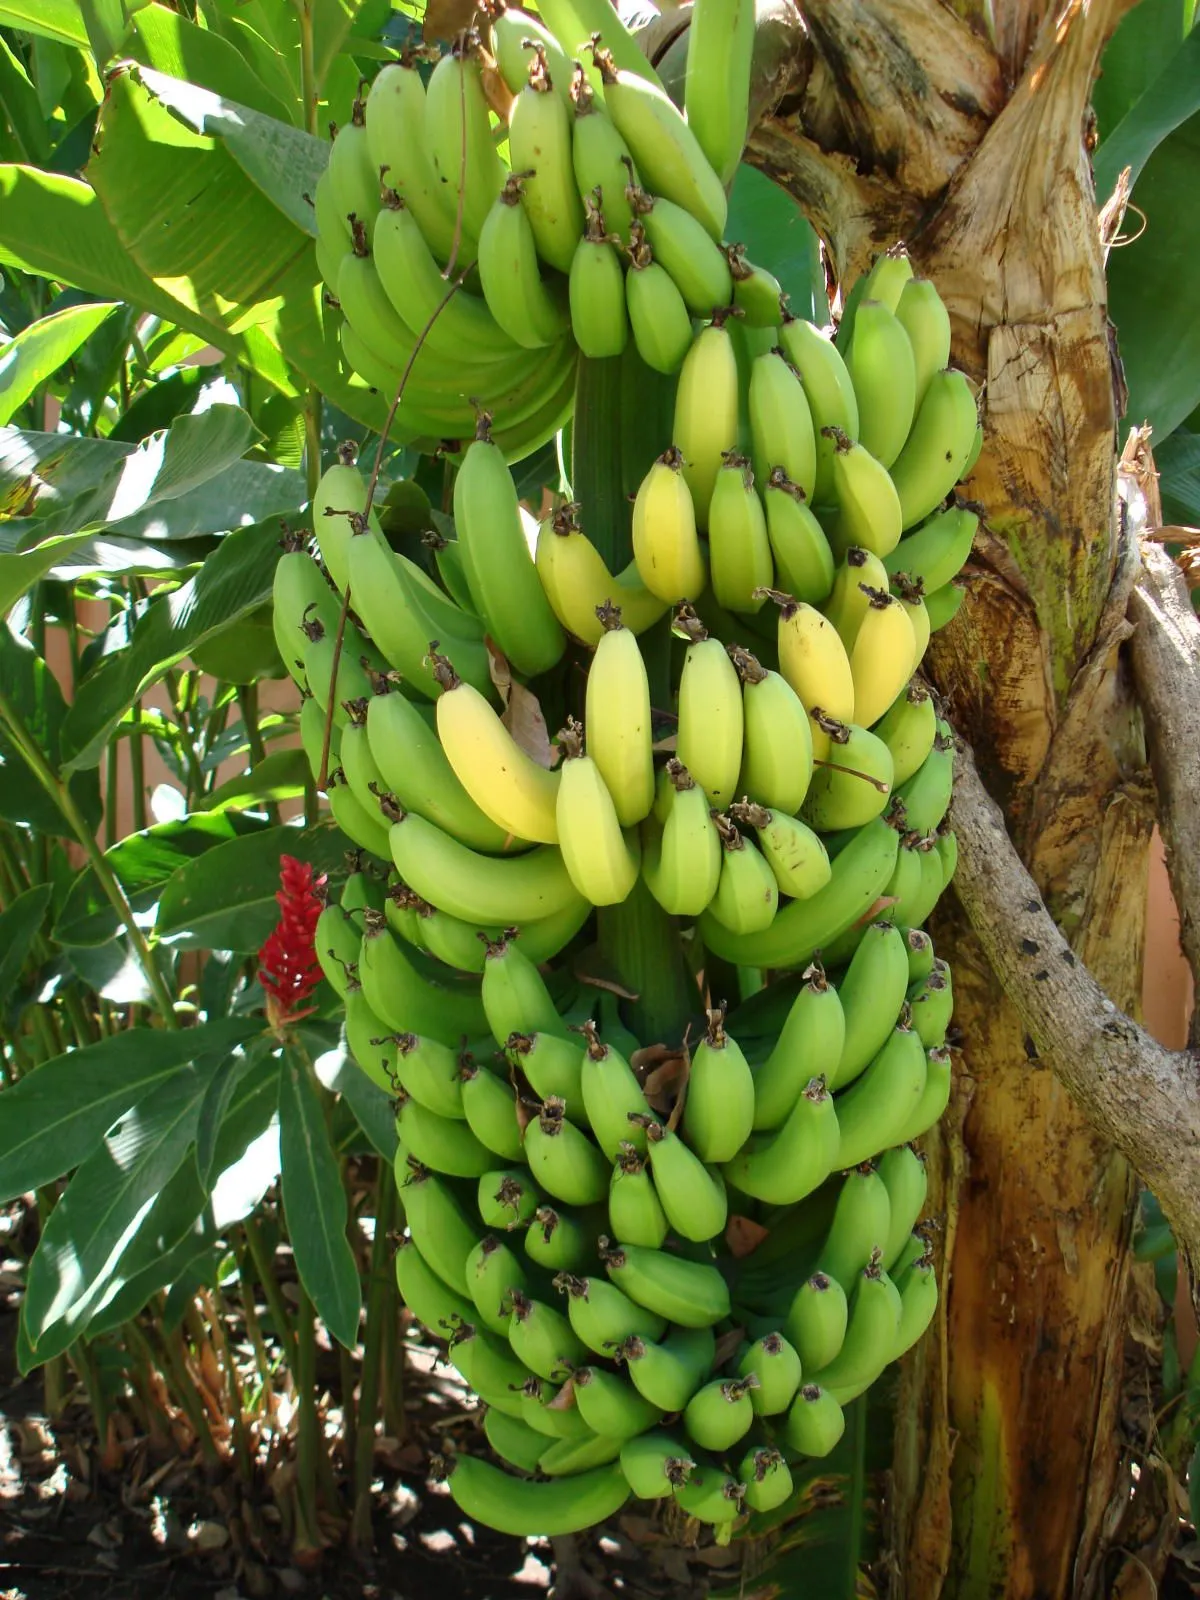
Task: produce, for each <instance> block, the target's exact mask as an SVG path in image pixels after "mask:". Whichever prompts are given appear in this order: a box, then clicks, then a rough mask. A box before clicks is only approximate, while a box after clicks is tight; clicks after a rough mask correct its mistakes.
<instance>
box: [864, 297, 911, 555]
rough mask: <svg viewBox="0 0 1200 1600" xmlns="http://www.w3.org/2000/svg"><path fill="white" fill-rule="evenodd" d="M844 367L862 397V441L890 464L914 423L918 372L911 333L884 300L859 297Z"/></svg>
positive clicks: (878, 457)
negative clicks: (903, 326) (909, 338)
mask: <svg viewBox="0 0 1200 1600" xmlns="http://www.w3.org/2000/svg"><path fill="white" fill-rule="evenodd" d="M846 367H847V369H848V371H849V373H850V381H851V383H852V384H853V385H854V396H855V399H856V400H857V401H858V428H859V435H858V436H859V439H860V441H861V443H862V445H863V447H864V448H865V449H866V450H867V451H869V452H870V454H871V455H873V456H874V457H875V459H876V461H878V462H880V463H881V465H883V466H885V467H890V466H891V464H892V462H893V461H895V459H896V457H897V456H898V455H899V454H900V451H901V450H902V449H903V447H904V441H905V440H906V439H907V438H908V432H909V429H910V427H911V426H912V421H913V414H914V412H915V411H916V397H917V373H916V366H915V363H914V361H913V352H912V345H911V344H909V342H908V335H907V334H906V333H905V331H904V329H903V328H902V327H901V325H900V323H899V322H898V321H897V320H896V317H895V314H894V313H893V312H892V310H891V309H890V308H889V307H888V306H887V305H885V304H884V303H883V302H882V301H881V300H872V299H863V300H860V301H859V304H858V309H857V311H856V312H855V316H854V333H853V336H852V337H851V340H850V350H849V353H848V355H847V356H846ZM855 542H856V543H861V542H862V541H861V540H857V541H855Z"/></svg>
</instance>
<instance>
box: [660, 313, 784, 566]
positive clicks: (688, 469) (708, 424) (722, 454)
mask: <svg viewBox="0 0 1200 1600" xmlns="http://www.w3.org/2000/svg"><path fill="white" fill-rule="evenodd" d="M671 437H672V439H673V440H674V443H675V446H676V448H677V449H678V450H680V451H681V452H682V454H683V476H684V480H685V481H686V483H687V486H688V488H689V489H690V490H691V495H692V505H693V506H694V508H695V513H696V526H697V528H699V529H701V530H702V531H703V530H706V529H707V528H708V525H709V514H710V506H711V502H712V497H713V491H714V490H715V488H716V483H717V478H718V477H719V475H720V472H721V465H722V462H723V461H724V460H725V458H726V456H727V455H728V454H729V452H730V451H731V450H733V449H735V448H736V446H737V442H738V371H737V356H736V355H735V354H734V349H733V340H732V339H731V338H730V335H729V332H728V330H727V328H726V327H725V323H724V314H723V313H719V314H718V315H716V316H715V317H714V318H713V321H712V322H711V323H710V324H709V325H708V327H707V328H703V329H701V331H700V333H698V334H697V336H696V338H695V339H694V340H693V341H692V345H691V348H690V349H689V351H688V353H687V355H686V356H684V358H683V366H682V367H681V368H680V370H679V384H678V387H677V389H676V391H675V421H674V426H673V428H672V434H671ZM767 581H768V582H769V581H770V580H769V577H768V580H767Z"/></svg>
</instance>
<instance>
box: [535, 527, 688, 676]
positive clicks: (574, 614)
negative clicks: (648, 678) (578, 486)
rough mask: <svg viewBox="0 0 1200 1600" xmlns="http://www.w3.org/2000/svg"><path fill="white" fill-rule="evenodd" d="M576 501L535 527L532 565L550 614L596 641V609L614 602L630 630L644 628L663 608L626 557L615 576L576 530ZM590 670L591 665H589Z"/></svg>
mask: <svg viewBox="0 0 1200 1600" xmlns="http://www.w3.org/2000/svg"><path fill="white" fill-rule="evenodd" d="M578 510H579V508H578V506H575V505H565V506H560V507H559V508H558V510H557V511H556V512H555V513H554V515H553V517H551V518H549V519H548V520H547V521H546V522H543V523H542V526H541V528H540V529H539V531H538V542H537V570H538V576H539V577H540V578H541V580H542V587H543V588H544V589H545V591H546V598H547V599H548V600H549V601H550V604H551V606H552V607H553V609H554V614H555V616H556V617H557V618H558V620H559V621H560V622H561V623H562V625H563V627H564V628H566V630H567V632H568V633H573V634H574V635H575V637H576V638H577V639H582V640H583V642H584V644H590V645H597V644H599V643H600V640H601V638H602V637H603V635H604V624H603V623H602V622H601V621H600V618H599V617H598V616H597V610H598V608H599V607H601V606H604V605H611V606H615V607H616V608H617V609H618V610H619V611H620V613H621V623H622V625H623V626H624V627H626V628H628V629H629V631H630V633H644V632H645V630H646V629H647V628H648V627H650V625H651V624H652V623H655V622H657V621H658V619H659V617H661V616H662V615H663V613H664V612H665V611H666V609H667V602H666V601H665V600H660V599H659V598H658V596H657V595H654V594H651V593H650V591H649V589H647V588H646V585H645V584H644V583H643V582H642V580H641V577H640V576H639V574H638V570H637V567H636V565H635V564H634V563H633V562H630V564H629V566H628V567H626V568H625V570H624V571H623V572H620V573H618V574H617V575H616V577H614V576H613V575H612V573H610V572H609V570H608V567H607V566H606V564H605V561H604V557H603V556H602V555H601V554H600V552H599V551H598V550H597V549H596V546H595V545H594V544H593V543H592V541H591V540H590V539H589V538H588V537H587V535H586V534H585V533H582V532H581V531H580V529H579V523H578V520H577V513H578ZM593 670H594V669H593Z"/></svg>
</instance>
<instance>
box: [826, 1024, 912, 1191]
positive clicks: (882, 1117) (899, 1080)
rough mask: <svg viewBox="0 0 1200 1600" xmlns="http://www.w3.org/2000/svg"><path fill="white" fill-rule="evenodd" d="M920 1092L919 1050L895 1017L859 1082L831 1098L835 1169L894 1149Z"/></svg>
mask: <svg viewBox="0 0 1200 1600" xmlns="http://www.w3.org/2000/svg"><path fill="white" fill-rule="evenodd" d="M924 1088H925V1047H924V1045H923V1044H922V1043H921V1038H920V1035H919V1034H918V1033H916V1032H915V1031H914V1030H913V1028H912V1027H911V1025H909V1023H908V1021H907V1013H901V1021H900V1022H899V1023H898V1024H897V1026H896V1027H895V1028H893V1029H892V1032H891V1034H890V1036H889V1037H888V1039H887V1042H886V1043H885V1044H884V1046H883V1048H882V1049H881V1050H880V1051H879V1053H878V1055H876V1056H875V1058H874V1060H873V1061H872V1062H871V1064H870V1066H868V1067H867V1069H866V1071H865V1072H864V1073H863V1074H862V1076H861V1077H860V1078H858V1079H856V1081H855V1082H854V1083H853V1084H852V1085H851V1086H850V1088H848V1089H846V1090H845V1091H844V1092H843V1093H841V1094H839V1095H838V1097H837V1116H838V1125H839V1127H840V1129H841V1144H840V1147H839V1153H838V1157H837V1160H838V1164H839V1165H840V1166H843V1167H854V1166H858V1164H859V1163H860V1162H863V1161H868V1160H870V1159H871V1157H873V1156H877V1155H878V1154H879V1153H880V1151H882V1150H886V1149H887V1148H888V1146H889V1145H893V1144H898V1143H900V1142H901V1141H900V1139H899V1133H900V1132H901V1131H902V1130H903V1129H904V1128H905V1127H906V1126H907V1124H908V1122H909V1121H910V1119H911V1117H912V1114H913V1112H914V1110H915V1109H916V1106H917V1104H918V1103H919V1101H920V1099H921V1094H922V1091H923V1090H924Z"/></svg>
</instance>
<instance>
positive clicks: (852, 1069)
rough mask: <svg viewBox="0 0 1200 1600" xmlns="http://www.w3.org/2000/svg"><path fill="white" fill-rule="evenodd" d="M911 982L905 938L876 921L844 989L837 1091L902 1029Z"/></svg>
mask: <svg viewBox="0 0 1200 1600" xmlns="http://www.w3.org/2000/svg"><path fill="white" fill-rule="evenodd" d="M908 981H909V980H908V948H907V945H906V943H905V939H904V935H903V934H902V933H901V932H900V931H899V929H898V928H896V927H894V926H893V925H892V923H890V922H872V923H871V924H870V925H869V926H868V927H867V928H866V929H865V931H864V933H863V937H862V939H861V941H860V943H859V946H858V949H857V950H856V951H855V952H854V955H853V956H852V957H851V960H850V965H849V966H848V967H847V968H846V972H845V975H844V976H843V978H842V981H841V982H840V983H839V984H838V993H839V994H840V996H841V1000H842V1012H843V1014H844V1016H845V1019H846V1035H845V1039H844V1041H843V1044H842V1053H841V1056H840V1057H839V1059H838V1064H837V1067H836V1068H835V1069H834V1070H833V1072H831V1073H830V1076H829V1087H830V1089H831V1090H833V1091H836V1090H838V1089H844V1088H845V1087H846V1086H847V1084H850V1083H853V1082H854V1080H855V1078H857V1077H858V1076H859V1075H860V1074H861V1073H863V1072H864V1071H865V1070H866V1068H867V1066H868V1065H869V1064H870V1062H871V1061H873V1060H874V1058H875V1057H876V1055H878V1053H879V1051H880V1050H882V1049H883V1046H884V1045H885V1044H886V1042H887V1040H888V1038H889V1037H890V1035H891V1032H892V1029H893V1028H894V1027H895V1026H896V1018H897V1017H898V1016H899V1015H900V1008H901V1006H902V1005H903V1004H904V998H905V994H906V992H907V990H908ZM846 1164H847V1165H851V1164H852V1163H849V1162H847V1163H846Z"/></svg>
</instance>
